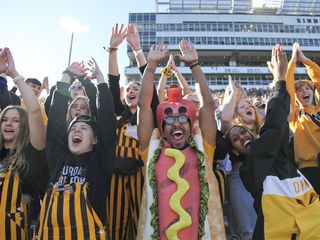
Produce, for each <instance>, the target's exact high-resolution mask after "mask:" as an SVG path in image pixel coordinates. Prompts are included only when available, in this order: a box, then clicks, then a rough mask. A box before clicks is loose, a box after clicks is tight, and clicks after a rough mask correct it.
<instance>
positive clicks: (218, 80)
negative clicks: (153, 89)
mask: <svg viewBox="0 0 320 240" xmlns="http://www.w3.org/2000/svg"><path fill="white" fill-rule="evenodd" d="M185 78H186V81H187V82H188V84H189V85H190V86H194V85H195V81H194V80H193V79H192V77H191V76H190V77H189V76H186V77H185ZM206 79H207V81H208V84H209V85H211V86H214V85H228V83H229V81H228V78H227V76H210V75H206ZM233 79H234V81H235V82H237V83H239V84H240V85H269V83H271V82H272V78H271V75H270V76H236V77H233ZM297 79H299V80H302V79H306V76H300V77H299V78H297ZM173 83H176V80H175V79H168V81H167V85H168V86H169V85H171V84H173ZM155 84H156V85H157V84H158V81H156V83H155Z"/></svg>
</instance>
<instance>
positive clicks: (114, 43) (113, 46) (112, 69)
mask: <svg viewBox="0 0 320 240" xmlns="http://www.w3.org/2000/svg"><path fill="white" fill-rule="evenodd" d="M126 34H127V29H126V28H125V27H124V25H123V24H121V26H120V28H119V26H118V23H117V24H116V27H112V34H111V37H110V43H109V48H108V50H107V51H108V52H109V65H108V66H109V71H108V74H110V75H114V76H118V75H119V67H118V55H117V52H118V47H119V46H120V44H121V43H122V42H123V40H124V39H125V37H126Z"/></svg>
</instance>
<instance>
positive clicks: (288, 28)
mask: <svg viewBox="0 0 320 240" xmlns="http://www.w3.org/2000/svg"><path fill="white" fill-rule="evenodd" d="M133 23H135V22H133ZM137 25H138V28H139V29H140V30H141V31H142V32H143V31H146V32H148V31H157V32H168V31H170V32H181V31H186V32H193V31H195V32H276V33H320V26H310V25H303V26H300V25H299V26H297V25H283V24H277V23H248V22H247V23H243V22H241V23H240V22H237V23H233V22H210V23H208V22H206V23H204V22H203V23H200V22H196V23H192V22H191V23H190V22H189V23H161V24H155V23H151V24H147V23H143V22H141V23H137Z"/></svg>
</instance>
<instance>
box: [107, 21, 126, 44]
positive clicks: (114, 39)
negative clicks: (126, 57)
mask: <svg viewBox="0 0 320 240" xmlns="http://www.w3.org/2000/svg"><path fill="white" fill-rule="evenodd" d="M126 35H127V28H124V25H123V24H121V27H120V29H119V24H118V23H117V24H116V27H112V34H111V38H110V44H109V47H110V48H118V46H119V45H120V44H121V43H122V42H123V40H124V39H125V37H126Z"/></svg>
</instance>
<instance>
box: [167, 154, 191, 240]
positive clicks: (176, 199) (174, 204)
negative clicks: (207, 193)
mask: <svg viewBox="0 0 320 240" xmlns="http://www.w3.org/2000/svg"><path fill="white" fill-rule="evenodd" d="M164 155H165V156H167V157H172V158H174V159H175V161H176V162H175V164H174V165H173V166H172V167H171V168H169V170H168V173H167V177H168V178H169V179H170V180H172V181H174V182H175V183H176V184H177V191H176V192H175V193H174V194H173V195H172V196H171V197H170V201H169V205H170V208H171V209H172V211H174V212H175V213H176V214H178V216H179V221H177V222H176V223H174V224H172V225H171V226H170V227H169V228H168V229H167V230H166V236H167V238H168V239H172V240H178V239H179V238H178V232H179V231H180V230H181V229H183V228H186V227H189V226H190V225H191V224H192V220H191V216H190V215H189V214H188V213H187V212H186V211H185V210H184V209H183V208H182V206H181V204H180V201H181V198H182V197H183V196H184V195H185V193H186V192H187V191H188V190H189V188H190V186H189V183H188V182H187V181H186V180H184V179H183V178H181V177H180V175H179V171H180V169H181V167H182V166H183V164H184V163H185V156H184V154H183V153H182V152H181V151H179V150H177V149H173V148H168V149H166V150H165V152H164Z"/></svg>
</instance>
